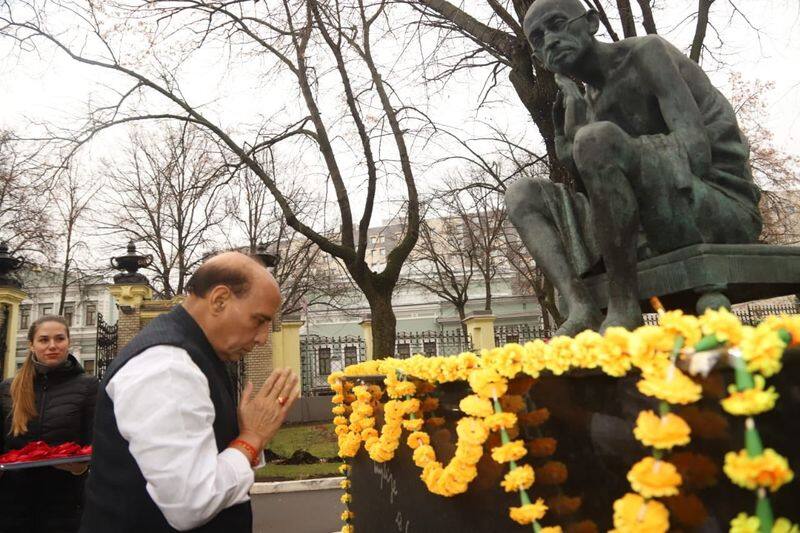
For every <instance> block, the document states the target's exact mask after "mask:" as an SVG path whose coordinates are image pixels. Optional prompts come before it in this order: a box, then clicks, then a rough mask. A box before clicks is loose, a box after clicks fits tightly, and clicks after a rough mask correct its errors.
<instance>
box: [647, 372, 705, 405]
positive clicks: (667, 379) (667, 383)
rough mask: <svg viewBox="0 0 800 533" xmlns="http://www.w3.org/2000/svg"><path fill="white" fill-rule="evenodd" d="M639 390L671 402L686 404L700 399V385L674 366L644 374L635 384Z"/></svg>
mask: <svg viewBox="0 0 800 533" xmlns="http://www.w3.org/2000/svg"><path fill="white" fill-rule="evenodd" d="M636 386H637V388H638V389H639V392H641V393H642V394H644V395H646V396H653V397H655V398H658V399H659V400H664V401H665V402H667V403H672V404H687V403H692V402H696V401H697V400H699V399H700V396H701V393H702V390H703V389H702V387H700V385H698V384H697V383H695V382H694V381H692V380H691V379H690V378H689V377H688V376H687V375H686V374H684V373H683V372H681V371H680V370H678V369H677V368H675V367H670V368H668V369H665V370H663V371H655V372H650V373H645V374H644V379H642V380H640V381H639V382H638V383H637V384H636Z"/></svg>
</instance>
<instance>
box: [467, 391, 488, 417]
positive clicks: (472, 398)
mask: <svg viewBox="0 0 800 533" xmlns="http://www.w3.org/2000/svg"><path fill="white" fill-rule="evenodd" d="M458 408H459V409H461V411H462V412H463V413H464V414H466V415H469V416H477V417H480V418H485V417H487V416H489V415H491V414H492V413H494V407H492V401H491V400H489V399H487V398H481V397H480V396H478V395H477V394H470V395H469V396H467V397H465V398H463V399H462V400H461V401H460V402H459V404H458Z"/></svg>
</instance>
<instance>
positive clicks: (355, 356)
mask: <svg viewBox="0 0 800 533" xmlns="http://www.w3.org/2000/svg"><path fill="white" fill-rule="evenodd" d="M366 358H367V349H366V345H365V343H364V339H362V338H361V337H354V336H345V337H321V336H319V335H303V336H301V337H300V366H301V373H302V376H301V381H302V384H301V385H302V391H303V395H305V396H310V395H311V396H313V395H320V394H329V393H330V388H329V387H328V382H327V378H328V376H329V375H330V374H331V373H332V372H337V371H340V370H344V367H346V366H348V365H352V364H356V363H360V362H362V361H365V360H366Z"/></svg>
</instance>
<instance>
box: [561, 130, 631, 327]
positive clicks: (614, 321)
mask: <svg viewBox="0 0 800 533" xmlns="http://www.w3.org/2000/svg"><path fill="white" fill-rule="evenodd" d="M573 158H574V160H575V164H576V166H577V167H578V171H579V172H580V175H581V180H582V181H583V183H584V186H585V187H586V190H587V192H588V195H589V202H590V203H591V206H592V219H593V221H594V225H595V231H596V236H597V241H598V243H599V245H600V251H601V253H602V255H603V261H604V262H605V266H606V270H607V272H608V312H607V314H606V319H605V321H604V322H603V324H602V326H601V331H602V330H605V329H606V328H607V327H610V326H622V327H626V328H629V329H632V328H635V327H637V326H640V325H642V324H643V321H642V310H641V307H640V306H639V288H638V282H637V273H636V239H637V235H638V230H639V210H638V202H637V199H636V194H635V192H634V189H633V186H632V185H631V181H630V179H629V174H632V173H634V172H636V170H637V168H636V167H637V161H638V150H637V147H636V145H635V142H634V140H633V139H632V138H631V137H630V136H629V135H628V134H627V133H625V132H624V131H622V129H620V128H619V127H618V126H617V125H616V124H613V123H611V122H596V123H593V124H589V125H586V126H584V127H582V128H581V129H580V130H578V132H577V134H576V135H575V142H574V145H573Z"/></svg>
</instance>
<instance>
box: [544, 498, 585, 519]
mask: <svg viewBox="0 0 800 533" xmlns="http://www.w3.org/2000/svg"><path fill="white" fill-rule="evenodd" d="M581 504H583V500H582V499H581V497H580V496H565V495H563V494H559V495H558V496H551V497H550V498H547V507H549V508H550V510H551V511H553V512H554V513H555V514H557V515H559V516H566V515H571V514H574V513H575V512H576V511H577V510H578V509H580V508H581Z"/></svg>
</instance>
